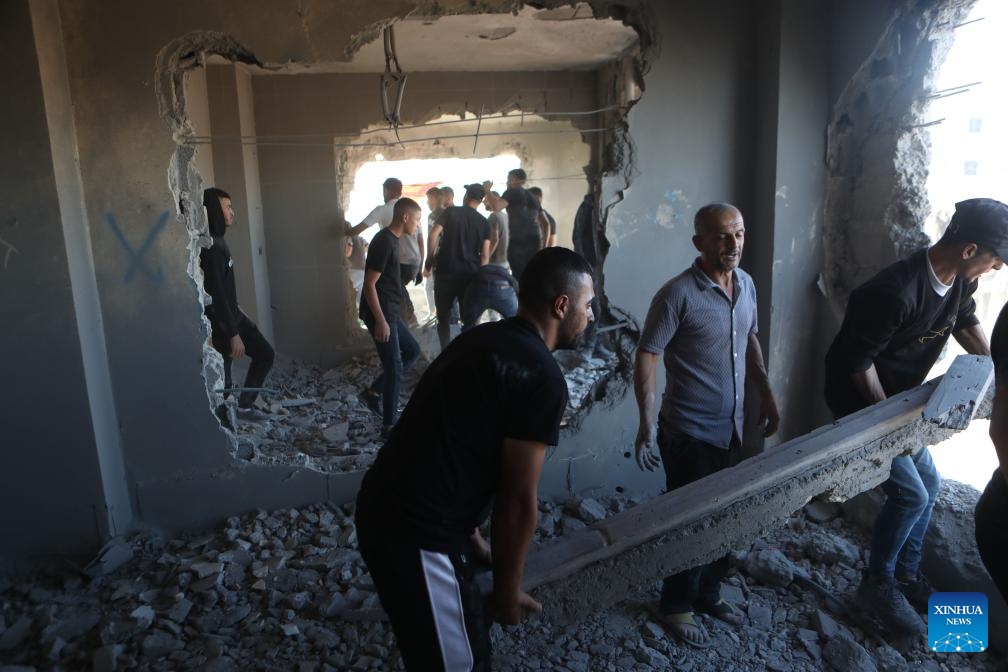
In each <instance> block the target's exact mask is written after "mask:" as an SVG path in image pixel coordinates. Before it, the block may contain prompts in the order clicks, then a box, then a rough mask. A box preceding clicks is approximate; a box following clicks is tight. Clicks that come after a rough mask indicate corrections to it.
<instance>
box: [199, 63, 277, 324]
mask: <svg viewBox="0 0 1008 672" xmlns="http://www.w3.org/2000/svg"><path fill="white" fill-rule="evenodd" d="M206 73H207V74H206V78H207V96H208V100H209V107H210V134H211V135H212V136H213V137H215V138H219V139H220V142H219V143H217V144H216V146H215V147H214V153H213V162H214V178H215V179H216V180H217V181H216V183H215V184H214V185H213V186H216V187H219V188H221V189H223V190H224V191H226V192H228V193H229V194H231V201H232V203H233V205H234V207H235V212H236V215H237V216H236V222H235V225H234V226H233V227H232V228H231V230H230V231H229V232H228V236H227V239H228V246H229V247H230V248H231V255H232V257H233V258H234V262H235V267H236V269H237V270H236V273H235V284H236V285H237V288H238V303H239V304H240V305H241V307H242V310H244V311H245V312H246V313H247V314H248V316H249V317H250V318H252V320H253V321H254V322H256V323H257V324H258V325H259V327H260V330H261V331H262V332H263V334H264V335H265V336H266V338H267V339H269V340H270V341H271V342H274V343H275V341H274V340H273V321H272V319H271V315H270V312H269V305H270V297H269V279H268V272H267V269H266V256H265V254H266V250H265V243H264V240H263V218H262V196H261V193H260V186H259V162H258V157H257V151H256V149H255V146H254V145H244V144H239V142H238V137H239V136H244V135H252V136H254V135H255V133H256V129H255V114H254V112H253V101H252V84H251V82H250V81H249V80H250V77H249V75H248V73H247V71H245V70H244V69H243V66H239V65H211V66H207V68H206ZM208 186H209V185H208Z"/></svg>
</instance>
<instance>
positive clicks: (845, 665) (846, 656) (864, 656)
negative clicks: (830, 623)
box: [823, 637, 878, 672]
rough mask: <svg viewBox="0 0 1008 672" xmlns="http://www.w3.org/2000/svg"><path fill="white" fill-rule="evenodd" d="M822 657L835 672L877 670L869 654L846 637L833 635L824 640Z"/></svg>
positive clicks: (874, 671)
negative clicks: (831, 637)
mask: <svg viewBox="0 0 1008 672" xmlns="http://www.w3.org/2000/svg"><path fill="white" fill-rule="evenodd" d="M823 659H824V660H825V661H826V662H827V663H829V664H830V665H831V666H832V667H833V669H835V670H837V672H878V667H876V665H875V661H874V659H873V658H872V657H871V654H870V653H868V652H867V651H866V650H865V648H864V647H863V646H861V645H860V644H858V643H857V642H855V641H852V640H850V639H847V638H846V637H835V638H833V639H831V640H829V641H828V642H826V646H824V647H823Z"/></svg>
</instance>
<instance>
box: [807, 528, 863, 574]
mask: <svg viewBox="0 0 1008 672" xmlns="http://www.w3.org/2000/svg"><path fill="white" fill-rule="evenodd" d="M805 554H806V555H808V556H809V557H810V558H812V559H813V560H815V561H817V562H821V563H823V564H826V565H832V564H834V563H836V562H842V563H844V564H845V565H848V566H850V567H853V566H854V564H855V563H856V562H857V561H858V558H859V557H860V554H861V552H860V550H859V549H858V548H857V547H856V546H854V544H852V543H850V542H849V541H847V540H846V539H844V538H842V537H839V536H837V535H835V534H833V533H831V532H828V531H826V530H816V531H815V532H812V533H811V534H809V535H808V536H806V537H805Z"/></svg>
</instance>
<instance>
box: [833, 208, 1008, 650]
mask: <svg viewBox="0 0 1008 672" xmlns="http://www.w3.org/2000/svg"><path fill="white" fill-rule="evenodd" d="M1006 255H1008V206H1006V205H1005V204H1004V203H1000V202H998V201H995V200H992V199H989V198H974V199H970V200H967V201H962V202H960V203H957V204H956V210H955V214H953V215H952V220H951V221H950V222H949V225H948V228H947V229H946V230H945V233H944V234H943V235H942V237H941V239H940V240H939V241H938V242H937V243H935V244H934V245H932V246H931V247H929V248H927V249H924V250H920V251H918V252H915V253H914V254H912V255H911V256H910V257H908V258H907V259H904V260H902V261H899V262H896V263H895V264H893V265H891V266H889V267H887V268H885V269H883V270H882V271H881V272H879V273H878V275H876V276H875V277H873V278H872V279H870V280H868V281H867V282H865V283H864V284H863V285H861V286H860V287H858V288H857V289H855V290H854V291H853V292H851V295H850V299H849V300H848V302H847V311H846V314H845V316H844V321H843V324H842V325H841V326H840V331H839V333H837V335H836V338H834V339H833V344H832V345H831V346H830V349H829V351H828V352H827V353H826V386H825V393H826V403H827V405H829V407H830V410H831V411H832V412H833V416H834V417H836V418H841V417H843V416H845V415H848V414H850V413H854V412H855V411H858V410H860V409H862V408H865V407H867V406H870V405H872V404H874V403H877V402H879V401H882V400H883V399H886V398H887V397H890V396H892V395H894V394H898V393H900V392H903V391H905V390H909V389H910V388H913V387H916V386H918V385H920V384H921V383H922V382H924V379H925V378H926V377H927V374H928V372H929V371H930V370H931V367H932V366H934V363H935V361H937V359H938V357H939V355H940V354H941V352H942V349H943V348H944V347H945V343H946V342H947V341H948V338H949V336H950V335H951V336H954V337H955V339H956V340H957V341H958V342H959V344H960V345H962V346H963V348H965V350H966V351H967V352H969V353H970V354H974V355H990V347H989V346H988V344H987V337H986V336H985V335H984V332H983V329H982V328H981V327H980V321H979V320H978V319H977V317H976V315H975V312H976V303H975V302H974V300H973V293H974V292H975V291H976V289H977V284H978V279H979V277H980V276H981V275H983V274H984V273H986V272H987V271H989V270H991V269H999V268H1001V266H1002V264H1003V259H1004V258H1006ZM940 486H941V477H940V476H939V475H938V471H937V469H936V468H935V466H934V462H932V460H931V453H930V452H929V451H928V448H927V446H922V447H921V449H920V451H919V452H918V453H916V454H915V455H913V456H900V457H896V458H894V459H893V461H892V467H891V470H890V475H889V480H887V481H886V482H885V483H883V484H882V489H883V490H884V491H885V493H886V502H885V504H884V505H883V507H882V510H881V511H880V512H879V516H878V519H877V520H876V521H875V528H874V530H873V533H872V541H871V559H870V561H869V564H868V570H867V571H866V572H865V575H864V577H863V578H862V580H861V583H860V585H859V586H858V589H857V593H856V596H855V600H856V602H857V603H858V604H859V605H860V606H861V607H862V608H863V609H865V610H866V611H867V612H869V613H871V614H873V615H875V616H877V618H878V620H879V621H880V622H881V623H884V624H887V625H888V626H889V627H890V628H891V629H892V630H893V632H895V633H898V634H917V633H922V632H923V631H924V623H923V622H922V620H921V618H920V616H919V615H918V614H917V613H916V612H915V611H914V608H913V607H912V606H911V603H913V604H914V605H915V606H917V608H918V609H920V610H926V609H927V601H928V597H929V596H930V594H931V593H932V592H933V590H932V589H931V586H930V585H929V584H928V582H927V580H926V579H925V578H924V577H923V576H922V575H921V574H920V572H919V567H920V560H921V547H922V545H923V543H924V534H925V532H927V527H928V523H929V522H930V520H931V510H932V509H933V508H934V503H935V499H936V498H937V496H938V489H939V487H940ZM908 600H909V601H908Z"/></svg>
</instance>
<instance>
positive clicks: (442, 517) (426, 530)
mask: <svg viewBox="0 0 1008 672" xmlns="http://www.w3.org/2000/svg"><path fill="white" fill-rule="evenodd" d="M566 405H567V383H566V381H565V380H564V377H563V374H562V373H561V371H560V368H559V367H558V366H557V363H556V360H554V359H553V355H552V354H551V353H550V351H549V349H548V348H547V347H546V344H545V343H544V342H543V340H542V337H541V336H540V335H539V332H538V330H537V329H536V328H535V326H533V325H532V324H531V323H530V322H528V321H526V320H524V319H523V318H521V317H513V318H510V319H507V320H503V321H500V322H493V323H490V324H484V325H480V326H478V327H475V328H474V329H471V330H469V331H467V332H465V333H463V334H462V335H461V336H459V337H458V338H456V339H455V340H454V341H452V343H451V344H450V345H449V346H448V347H447V348H446V349H445V350H444V352H443V353H441V355H440V356H439V357H438V358H437V359H435V360H434V362H433V363H431V365H430V366H429V367H428V368H427V371H426V372H425V373H424V376H423V378H422V379H421V380H420V383H419V384H418V385H417V387H416V390H415V391H414V392H413V396H412V397H411V398H410V401H409V403H408V404H407V405H406V408H405V410H404V411H403V413H402V417H401V418H400V419H399V422H398V423H397V424H396V426H395V429H394V430H393V431H392V434H391V436H390V437H389V439H388V441H387V442H386V444H385V445H384V446H383V447H382V449H381V450H380V451H379V452H378V456H377V457H376V458H375V462H374V464H373V465H372V467H371V468H370V469H369V470H368V472H367V474H365V475H364V480H363V482H362V484H361V490H360V494H359V495H358V497H357V507H358V508H357V518H358V520H360V521H364V522H365V524H368V525H372V524H373V525H381V526H382V529H385V530H387V534H392V535H398V537H399V538H400V539H402V540H403V541H404V542H406V543H412V544H417V545H418V546H420V547H421V548H426V549H428V550H432V551H438V552H452V551H456V550H461V549H466V548H468V547H469V543H470V542H469V536H470V535H471V534H472V531H473V529H474V528H475V527H476V526H478V525H479V524H481V523H482V522H483V520H484V519H485V518H486V514H487V512H488V511H489V509H490V507H491V504H492V501H493V497H494V494H495V492H496V490H497V486H498V480H499V478H500V453H501V445H502V442H503V440H504V439H505V438H510V439H516V440H525V441H535V442H542V443H546V444H548V445H556V443H557V441H558V439H559V432H560V420H561V417H562V416H563V411H564V408H565V407H566Z"/></svg>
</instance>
